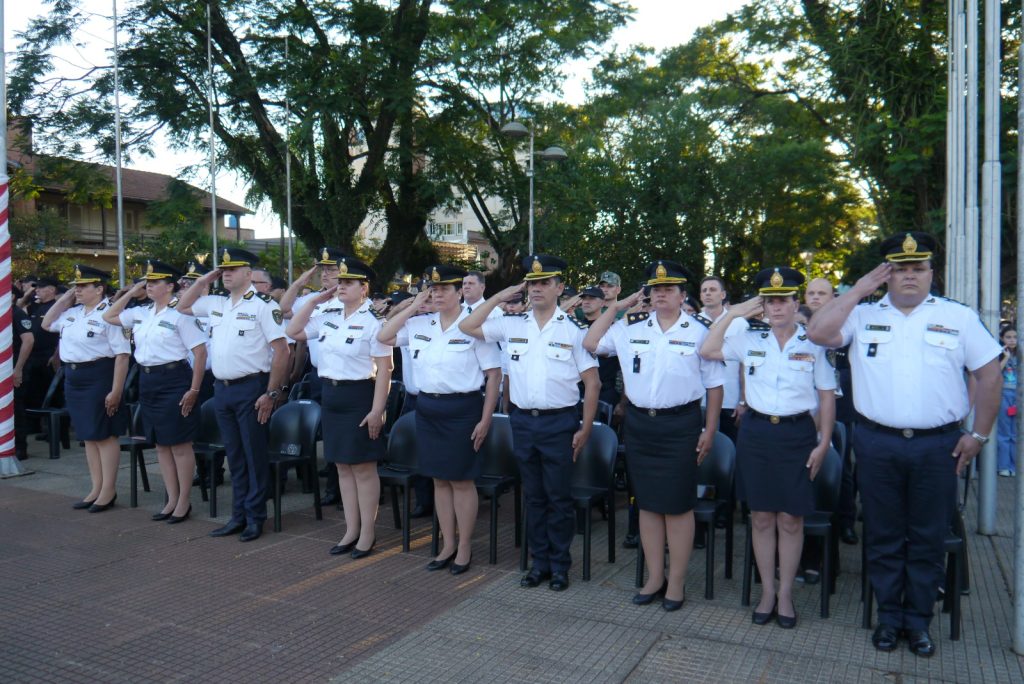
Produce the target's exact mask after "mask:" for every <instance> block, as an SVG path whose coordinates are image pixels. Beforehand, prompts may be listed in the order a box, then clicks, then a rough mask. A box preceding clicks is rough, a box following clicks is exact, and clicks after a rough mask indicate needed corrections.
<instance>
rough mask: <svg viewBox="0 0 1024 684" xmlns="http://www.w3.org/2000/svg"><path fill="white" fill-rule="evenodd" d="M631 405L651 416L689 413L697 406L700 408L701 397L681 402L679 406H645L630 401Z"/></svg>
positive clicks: (632, 407)
mask: <svg viewBox="0 0 1024 684" xmlns="http://www.w3.org/2000/svg"><path fill="white" fill-rule="evenodd" d="M629 407H630V408H631V409H635V410H637V411H643V412H644V413H646V414H647V415H649V416H650V417H651V418H654V417H655V416H678V415H679V414H680V413H687V412H689V411H692V410H694V409H696V408H700V399H694V400H693V401H691V402H690V403H688V404H680V405H679V406H670V407H668V408H659V409H654V408H644V407H642V406H637V405H636V404H634V403H633V402H629Z"/></svg>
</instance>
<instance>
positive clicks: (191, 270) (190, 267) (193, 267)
mask: <svg viewBox="0 0 1024 684" xmlns="http://www.w3.org/2000/svg"><path fill="white" fill-rule="evenodd" d="M188 272H189V273H195V272H196V265H195V264H189V265H188Z"/></svg>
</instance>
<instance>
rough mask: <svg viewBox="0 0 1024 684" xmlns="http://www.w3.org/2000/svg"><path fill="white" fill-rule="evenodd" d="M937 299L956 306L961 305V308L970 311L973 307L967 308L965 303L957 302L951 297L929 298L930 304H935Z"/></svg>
mask: <svg viewBox="0 0 1024 684" xmlns="http://www.w3.org/2000/svg"><path fill="white" fill-rule="evenodd" d="M936 299H941V300H943V301H945V302H952V303H954V304H959V305H960V306H963V307H966V308H968V309H970V308H971V307H969V306H967V305H966V304H964V303H963V302H960V301H957V300H955V299H952V298H950V297H929V298H928V300H929V303H931V302H934V301H935V300H936Z"/></svg>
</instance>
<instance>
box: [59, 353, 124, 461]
mask: <svg viewBox="0 0 1024 684" xmlns="http://www.w3.org/2000/svg"><path fill="white" fill-rule="evenodd" d="M63 365H64V401H65V405H66V406H67V408H68V414H70V416H71V425H72V426H74V428H75V436H76V437H78V439H81V440H84V441H87V442H101V441H103V440H105V439H108V438H110V437H120V436H121V435H123V434H124V433H125V432H127V430H128V421H129V416H128V411H127V410H126V409H125V407H124V402H122V403H121V405H120V406H119V407H118V409H117V412H116V413H115V414H114V415H113V416H108V415H107V409H106V407H105V406H104V405H103V401H104V400H105V399H106V398H107V395H108V394H110V386H111V384H112V383H113V381H114V359H113V358H112V357H105V358H102V359H97V360H95V361H89V362H87V363H64V364H63Z"/></svg>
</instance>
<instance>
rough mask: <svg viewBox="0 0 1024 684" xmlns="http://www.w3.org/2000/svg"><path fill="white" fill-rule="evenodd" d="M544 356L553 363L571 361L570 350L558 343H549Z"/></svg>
mask: <svg viewBox="0 0 1024 684" xmlns="http://www.w3.org/2000/svg"><path fill="white" fill-rule="evenodd" d="M544 354H545V355H546V356H547V357H548V358H549V359H551V360H553V361H564V362H568V361H572V348H568V349H567V348H565V347H563V346H561V345H560V344H559V343H549V344H548V346H547V348H546V349H545V350H544Z"/></svg>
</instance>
